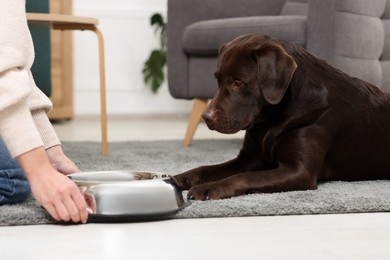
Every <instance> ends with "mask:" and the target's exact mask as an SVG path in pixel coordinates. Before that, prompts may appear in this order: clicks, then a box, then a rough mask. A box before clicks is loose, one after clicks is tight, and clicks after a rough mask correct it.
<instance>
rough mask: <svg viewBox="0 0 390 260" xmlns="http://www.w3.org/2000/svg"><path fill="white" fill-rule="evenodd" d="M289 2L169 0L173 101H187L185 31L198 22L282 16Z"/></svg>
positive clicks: (169, 41) (169, 47) (265, 0)
mask: <svg viewBox="0 0 390 260" xmlns="http://www.w3.org/2000/svg"><path fill="white" fill-rule="evenodd" d="M285 1H286V0H272V1H269V0H240V1H237V0H168V26H167V37H168V85H169V90H170V92H171V94H172V96H173V97H176V98H186V97H188V93H187V91H188V89H187V88H186V86H187V85H188V83H187V82H186V79H188V75H187V74H188V69H187V67H188V64H187V62H188V59H187V56H186V54H185V53H184V50H183V45H182V35H183V31H184V29H185V28H186V27H187V26H188V25H190V24H192V23H194V22H198V21H203V20H210V19H220V18H230V17H244V16H261V15H279V14H280V12H281V10H282V7H283V4H284V3H285Z"/></svg>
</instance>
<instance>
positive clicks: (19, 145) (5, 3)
mask: <svg viewBox="0 0 390 260" xmlns="http://www.w3.org/2000/svg"><path fill="white" fill-rule="evenodd" d="M33 61H34V49H33V44H32V39H31V35H30V32H29V30H28V27H27V21H26V13H25V0H0V136H1V138H2V139H3V141H4V142H5V144H6V145H7V147H8V149H9V151H10V153H11V155H12V156H14V157H16V156H18V155H20V154H22V153H25V152H27V151H30V150H32V149H34V148H37V147H41V146H44V147H45V148H46V149H47V148H49V147H52V146H54V145H57V144H59V143H60V142H59V140H58V138H57V135H56V133H55V131H54V129H53V127H52V125H51V123H50V121H49V119H48V117H47V112H49V110H50V109H51V107H52V104H51V102H50V100H49V99H48V98H47V97H46V96H45V95H44V94H43V93H42V92H41V91H40V90H39V89H38V88H37V87H36V85H35V83H34V80H33V78H32V75H31V72H30V68H31V65H32V63H33Z"/></svg>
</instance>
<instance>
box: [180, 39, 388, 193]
mask: <svg viewBox="0 0 390 260" xmlns="http://www.w3.org/2000/svg"><path fill="white" fill-rule="evenodd" d="M215 77H216V79H217V81H218V90H217V93H216V95H215V97H214V98H213V100H212V101H211V103H210V104H209V106H208V107H207V109H206V111H205V112H204V113H203V119H204V121H205V122H206V123H207V125H208V127H209V128H210V129H212V130H216V131H218V132H221V133H226V134H230V133H236V132H238V131H240V130H246V134H245V139H244V143H243V147H242V149H241V151H240V153H239V154H238V156H237V158H235V159H233V160H231V161H228V162H226V163H222V164H218V165H212V166H202V167H199V168H196V169H192V170H190V171H187V172H185V173H182V174H179V175H176V176H175V177H174V178H175V179H176V181H177V182H178V184H179V187H180V188H181V189H189V192H188V197H189V198H190V199H196V200H207V199H222V198H228V197H232V196H238V195H242V194H248V193H263V192H283V191H294V190H311V189H316V188H317V184H318V183H319V182H324V181H331V180H343V181H360V180H376V179H389V178H390V95H389V94H386V93H384V92H382V91H381V90H380V89H379V88H377V87H375V86H373V85H371V84H369V83H367V82H364V81H362V80H360V79H357V78H352V77H350V76H348V75H347V74H345V73H343V72H341V71H340V70H337V69H335V68H333V67H332V66H330V65H328V64H327V63H325V62H324V61H321V60H319V59H317V58H316V57H314V56H313V55H311V54H310V53H308V52H307V51H305V50H304V49H302V48H298V47H295V46H293V45H292V44H289V43H287V42H284V41H279V40H275V39H272V38H270V37H268V36H262V35H244V36H241V37H238V38H236V39H234V40H233V41H231V42H229V43H227V44H225V45H223V46H222V47H221V48H220V50H219V56H218V63H217V69H216V72H215ZM220 152H221V153H223V151H220Z"/></svg>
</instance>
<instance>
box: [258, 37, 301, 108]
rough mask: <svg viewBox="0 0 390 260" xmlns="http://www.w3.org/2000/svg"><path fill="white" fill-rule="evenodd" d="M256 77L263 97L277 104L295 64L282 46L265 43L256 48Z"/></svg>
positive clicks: (295, 66) (270, 102) (289, 79)
mask: <svg viewBox="0 0 390 260" xmlns="http://www.w3.org/2000/svg"><path fill="white" fill-rule="evenodd" d="M256 61H257V68H258V79H259V84H260V88H261V91H262V94H263V97H264V99H265V100H266V101H267V102H268V103H269V104H271V105H276V104H278V103H279V102H280V101H281V100H282V98H283V96H284V93H285V92H286V90H287V87H288V85H289V84H290V81H291V78H292V76H293V74H294V71H295V69H296V68H297V64H296V63H295V61H294V59H293V57H291V56H290V55H289V54H288V53H287V52H286V50H285V49H284V48H282V47H281V46H280V45H279V44H276V43H267V44H264V45H263V46H261V47H260V48H259V49H257V50H256Z"/></svg>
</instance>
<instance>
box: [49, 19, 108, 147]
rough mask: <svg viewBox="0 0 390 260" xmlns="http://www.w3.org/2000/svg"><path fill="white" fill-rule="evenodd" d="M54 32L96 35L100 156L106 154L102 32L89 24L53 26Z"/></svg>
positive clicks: (104, 73) (104, 74)
mask: <svg viewBox="0 0 390 260" xmlns="http://www.w3.org/2000/svg"><path fill="white" fill-rule="evenodd" d="M53 29H55V30H90V31H93V32H95V33H96V35H97V38H98V44H99V63H100V67H99V68H100V121H101V129H102V130H101V131H102V154H103V155H107V153H108V140H107V106H106V70H105V61H104V39H103V34H102V32H101V31H100V30H99V29H98V28H97V27H96V26H95V25H90V24H72V23H71V24H53Z"/></svg>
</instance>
